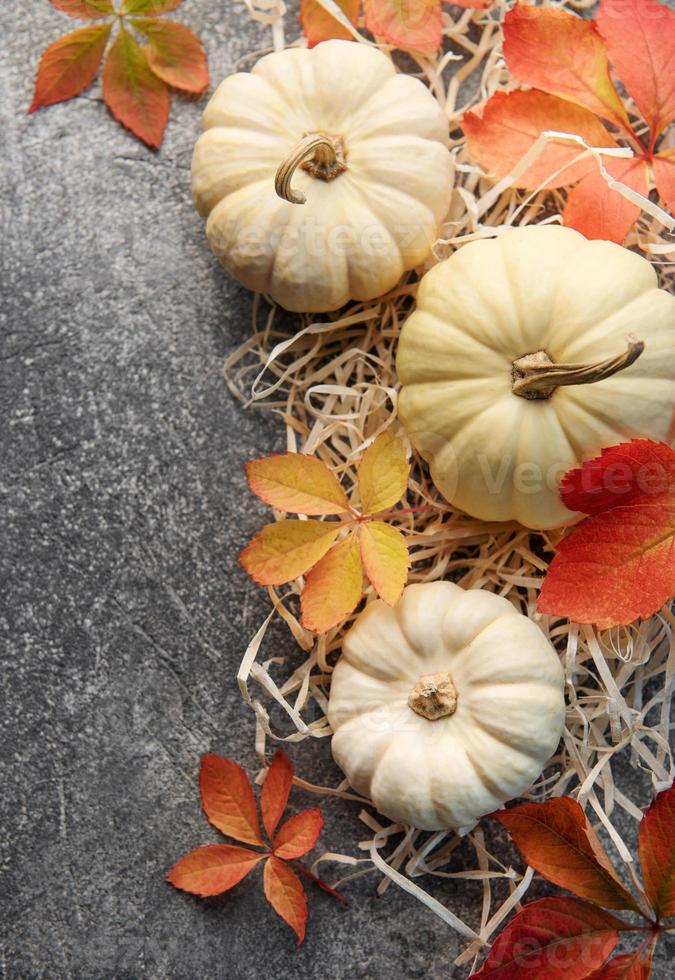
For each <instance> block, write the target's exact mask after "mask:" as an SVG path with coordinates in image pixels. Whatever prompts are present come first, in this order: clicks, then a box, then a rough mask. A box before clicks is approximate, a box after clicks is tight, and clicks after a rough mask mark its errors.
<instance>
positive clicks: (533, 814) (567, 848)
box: [492, 796, 640, 912]
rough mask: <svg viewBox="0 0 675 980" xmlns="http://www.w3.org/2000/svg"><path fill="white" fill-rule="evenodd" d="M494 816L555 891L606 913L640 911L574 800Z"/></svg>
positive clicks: (566, 798) (558, 799) (557, 799)
mask: <svg viewBox="0 0 675 980" xmlns="http://www.w3.org/2000/svg"><path fill="white" fill-rule="evenodd" d="M492 816H493V817H494V819H495V820H498V821H499V823H500V824H502V826H503V827H506V829H507V830H508V832H509V835H510V836H511V838H512V840H513V842H514V843H515V844H516V846H517V847H518V850H519V851H520V853H521V854H522V855H523V858H524V859H525V861H526V862H527V863H528V864H529V865H530V867H532V868H534V869H535V871H538V872H539V873H540V874H542V875H544V877H545V878H547V879H548V880H549V881H551V882H553V884H554V885H560V887H561V888H567V889H568V891H571V892H573V893H574V894H575V895H578V896H579V897H580V898H585V899H588V900H589V901H591V902H596V903H597V904H598V905H604V906H605V907H606V908H610V909H631V910H633V911H636V912H639V911H640V909H639V907H638V906H637V905H636V903H635V900H634V899H633V897H632V895H631V894H630V893H629V892H627V891H626V889H625V888H624V887H623V885H622V884H621V882H620V881H619V879H618V878H617V876H616V872H615V871H614V869H613V867H612V864H611V862H610V860H609V858H608V857H607V855H606V854H605V852H604V851H603V849H602V847H601V845H600V842H599V841H598V839H597V838H596V836H595V834H594V833H593V830H592V828H591V826H590V825H589V823H588V821H587V820H586V817H585V816H584V811H583V810H582V808H581V806H580V805H579V804H578V803H577V802H576V800H573V799H571V798H570V797H569V796H560V797H554V798H553V799H550V800H547V801H546V802H545V803H522V804H521V805H520V806H515V807H512V808H511V809H509V810H501V811H500V812H499V813H493V814H492Z"/></svg>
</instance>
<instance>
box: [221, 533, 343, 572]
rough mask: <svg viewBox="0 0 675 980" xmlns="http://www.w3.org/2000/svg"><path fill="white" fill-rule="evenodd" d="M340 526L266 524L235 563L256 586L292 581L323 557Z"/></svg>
mask: <svg viewBox="0 0 675 980" xmlns="http://www.w3.org/2000/svg"><path fill="white" fill-rule="evenodd" d="M341 527H342V525H341V524H339V523H337V522H336V521H331V522H330V523H328V522H326V521H296V520H283V521H277V522H276V523H275V524H266V525H265V526H264V527H263V528H262V530H260V531H258V533H257V534H256V535H255V537H254V538H253V540H252V541H251V542H250V544H248V545H247V546H246V547H245V548H244V550H243V551H242V553H241V554H240V555H239V562H240V564H241V566H242V568H243V569H244V570H245V571H247V572H248V574H249V575H250V576H251V578H252V579H253V581H254V582H257V583H258V585H283V583H284V582H292V581H293V579H294V578H297V577H298V575H304V574H305V572H306V571H307V570H308V569H310V568H311V567H312V566H313V565H316V563H317V562H318V561H319V559H321V558H322V557H323V556H324V555H325V554H326V552H327V551H328V549H329V548H330V546H331V545H332V544H333V542H334V541H335V539H336V537H337V536H338V533H339V531H340V528H341Z"/></svg>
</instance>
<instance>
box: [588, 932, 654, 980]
mask: <svg viewBox="0 0 675 980" xmlns="http://www.w3.org/2000/svg"><path fill="white" fill-rule="evenodd" d="M653 949H654V947H653V943H652V942H651V940H650V944H649V948H648V949H647V950H643V949H642V948H640V949H637V950H635V952H633V953H624V954H623V955H622V956H613V957H612V959H611V960H608V961H607V963H605V964H604V966H601V967H600V969H599V970H594V971H593V973H590V974H589V975H588V976H587V977H586V980H649V977H650V976H651V973H652V954H653Z"/></svg>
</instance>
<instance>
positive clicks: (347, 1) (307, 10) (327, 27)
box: [300, 0, 361, 48]
mask: <svg viewBox="0 0 675 980" xmlns="http://www.w3.org/2000/svg"><path fill="white" fill-rule="evenodd" d="M335 2H336V3H337V5H338V7H340V9H341V10H342V11H343V12H344V14H345V16H346V17H347V19H348V20H349V21H351V23H352V24H354V26H356V24H357V23H358V19H359V8H360V6H361V0H335ZM300 23H301V24H302V29H303V31H304V32H305V35H306V37H307V44H308V46H309V47H310V48H313V47H314V45H315V44H319V43H320V42H321V41H328V40H330V39H331V38H334V37H335V38H340V39H342V40H343V41H351V40H352V38H353V35H352V34H350V33H349V31H348V30H347V28H346V27H343V26H342V24H341V23H340V22H339V21H338V20H336V19H335V17H331V15H330V14H329V13H328V11H327V10H325V9H324V8H323V7H322V6H321V4H320V3H317V0H302V3H301V4H300Z"/></svg>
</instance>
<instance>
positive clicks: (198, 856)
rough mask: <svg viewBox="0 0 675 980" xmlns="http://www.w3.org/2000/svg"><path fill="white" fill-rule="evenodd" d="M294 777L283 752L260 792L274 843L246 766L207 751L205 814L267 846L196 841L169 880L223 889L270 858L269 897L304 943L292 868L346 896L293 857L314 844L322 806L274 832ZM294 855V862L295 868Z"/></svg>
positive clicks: (300, 896) (194, 889)
mask: <svg viewBox="0 0 675 980" xmlns="http://www.w3.org/2000/svg"><path fill="white" fill-rule="evenodd" d="M292 783H293V766H292V764H291V762H290V760H289V759H288V757H287V756H286V754H285V753H284V752H283V751H281V750H279V751H278V752H277V753H276V754H275V756H274V758H273V760H272V762H271V764H270V767H269V769H268V770H267V774H266V776H265V780H264V782H263V788H262V791H261V794H260V796H261V809H262V813H263V825H264V827H265V830H266V832H267V835H268V837H269V838H270V840H271V841H272V845H271V847H270V845H268V844H266V843H265V842H264V841H263V839H262V837H261V836H260V825H259V823H258V814H257V810H256V805H255V797H254V795H253V787H252V786H251V783H250V781H249V779H248V776H247V775H246V773H245V772H244V770H243V769H242V768H241V767H240V766H238V765H237V764H236V762H232V761H231V760H230V759H225V758H223V757H222V756H219V755H205V756H203V758H202V763H201V770H200V778H199V784H200V790H201V796H202V806H203V808H204V812H205V814H206V816H207V817H208V819H209V820H210V821H211V823H212V824H213V825H214V826H215V827H217V828H218V829H219V830H220V831H222V833H224V834H227V835H228V836H229V837H234V838H235V839H236V840H240V841H244V842H246V843H249V844H253V845H255V846H256V847H259V848H262V850H252V849H251V848H248V847H238V846H235V845H232V844H208V845H206V846H203V847H197V848H195V849H194V850H193V851H190V852H189V853H188V854H186V855H184V857H182V858H180V859H179V860H178V861H177V862H176V864H174V866H173V868H172V869H171V870H170V871H169V873H168V875H167V881H168V882H169V883H170V884H171V885H173V886H174V887H175V888H180V889H181V890H182V891H185V892H190V893H191V894H193V895H200V896H202V897H206V896H210V895H220V894H221V893H222V892H224V891H228V890H229V889H230V888H232V887H234V885H236V884H237V883H238V882H240V881H241V880H242V878H245V877H246V875H247V874H248V873H249V872H250V871H252V870H253V868H254V867H255V866H256V865H257V864H259V863H260V862H261V861H264V862H265V872H264V890H265V895H266V897H267V899H268V901H269V902H270V904H271V905H272V907H273V908H274V910H275V911H276V912H277V914H278V915H280V916H281V918H282V919H283V920H284V921H285V922H287V923H288V925H290V926H291V928H292V929H293V930H294V931H295V933H296V935H297V937H298V942H302V940H303V938H304V935H305V926H306V923H307V896H306V895H305V891H304V888H303V887H302V883H301V882H300V879H299V878H298V877H297V875H296V874H295V871H294V870H293V868H295V869H296V870H298V871H300V872H301V873H302V874H303V875H304V876H305V877H306V878H308V879H309V880H310V881H313V882H314V883H315V884H316V885H318V886H319V887H320V888H321V889H323V890H324V891H326V892H328V893H329V894H330V895H332V896H333V897H334V898H336V899H337V900H338V901H340V902H342V903H343V904H346V902H345V899H344V898H343V896H342V895H340V894H339V893H338V892H336V891H335V890H334V889H332V888H331V887H330V886H329V885H327V884H326V882H325V881H322V880H321V879H320V878H317V877H316V875H314V874H312V872H311V871H309V870H308V869H307V868H304V867H303V866H302V865H301V864H298V863H296V862H295V859H296V858H298V857H301V856H302V855H303V854H306V853H307V851H309V850H311V848H312V847H314V844H315V843H316V841H317V838H318V836H319V834H320V833H321V828H322V826H323V818H322V816H321V811H320V810H318V809H317V808H312V809H310V810H303V811H302V812H300V813H297V814H295V816H292V817H290V818H289V819H288V820H287V821H286V822H285V823H284V824H283V825H282V827H281V828H280V829H279V831H278V832H276V834H275V830H276V827H277V824H278V822H279V820H280V818H281V816H282V814H283V811H284V810H285V808H286V803H287V802H288V795H289V792H290V789H291V785H292ZM289 861H293V862H294V863H293V867H291V866H290V864H289V863H288V862H289Z"/></svg>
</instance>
